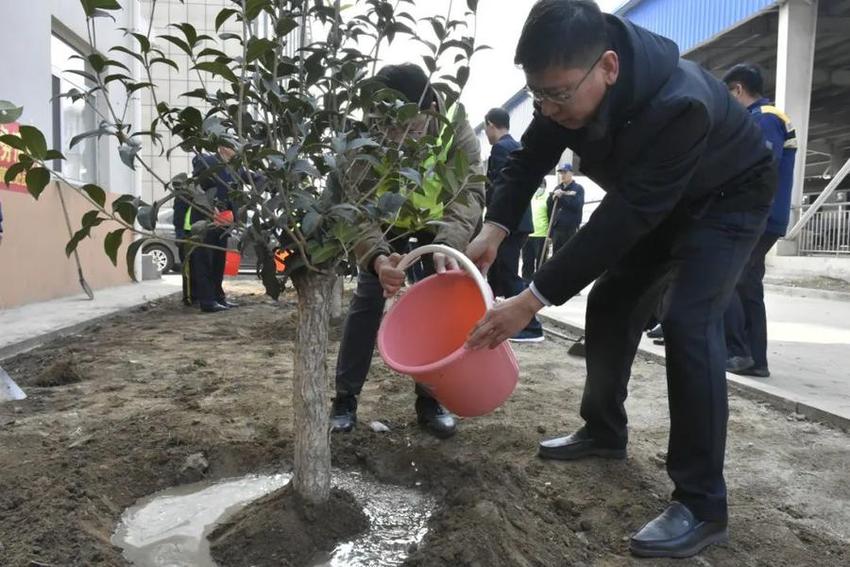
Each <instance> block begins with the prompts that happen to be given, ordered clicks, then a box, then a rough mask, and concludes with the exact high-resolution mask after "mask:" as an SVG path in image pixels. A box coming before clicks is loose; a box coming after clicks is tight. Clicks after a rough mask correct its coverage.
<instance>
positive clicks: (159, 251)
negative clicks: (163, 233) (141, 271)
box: [143, 244, 174, 274]
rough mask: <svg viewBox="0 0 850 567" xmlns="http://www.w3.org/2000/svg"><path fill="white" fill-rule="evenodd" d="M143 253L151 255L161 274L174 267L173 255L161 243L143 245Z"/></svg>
mask: <svg viewBox="0 0 850 567" xmlns="http://www.w3.org/2000/svg"><path fill="white" fill-rule="evenodd" d="M143 253H144V254H150V255H151V256H153V263H154V266H156V267H157V269H158V270H159V273H161V274H167V273H168V272H170V271H171V270H172V269H173V268H174V255H173V254H172V253H171V250H169V249H168V248H166V247H165V246H163V245H162V244H151V245H150V246H147V247H145V249H144V251H143Z"/></svg>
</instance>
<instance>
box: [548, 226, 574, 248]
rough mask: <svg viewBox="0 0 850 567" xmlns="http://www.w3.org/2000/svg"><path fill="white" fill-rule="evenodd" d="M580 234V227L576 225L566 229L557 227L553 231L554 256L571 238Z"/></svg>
mask: <svg viewBox="0 0 850 567" xmlns="http://www.w3.org/2000/svg"><path fill="white" fill-rule="evenodd" d="M576 232H578V227H577V226H575V225H568V226H565V227H560V226H556V227H555V228H553V229H552V233H551V234H552V254H555V253H556V252H558V250H560V249H561V247H562V246H563V245H564V244H566V243H567V242H569V240H570V238H572V237H573V235H574V234H575V233H576Z"/></svg>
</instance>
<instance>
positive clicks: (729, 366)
mask: <svg viewBox="0 0 850 567" xmlns="http://www.w3.org/2000/svg"><path fill="white" fill-rule="evenodd" d="M754 364H755V361H754V360H753V357H751V356H733V357H730V358H728V359H727V360H726V372H731V373H732V374H740V373H741V372H743V371H744V370H746V369H748V368H752V367H753V365H754Z"/></svg>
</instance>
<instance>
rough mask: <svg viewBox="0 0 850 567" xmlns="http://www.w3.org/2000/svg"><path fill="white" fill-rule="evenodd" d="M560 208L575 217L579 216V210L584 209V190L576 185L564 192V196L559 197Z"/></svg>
mask: <svg viewBox="0 0 850 567" xmlns="http://www.w3.org/2000/svg"><path fill="white" fill-rule="evenodd" d="M570 192H573V194H572V195H570ZM561 206H562V207H564V208H565V209H566V210H568V211H570V212H571V213H573V214H575V215H580V214H581V209H582V208H583V207H584V189H583V188H582V186H581V185H579V184H578V183H576V184H575V185H573V186H572V187H571V188H570V189H569V190H568V191H566V192H565V194H564V196H563V197H561Z"/></svg>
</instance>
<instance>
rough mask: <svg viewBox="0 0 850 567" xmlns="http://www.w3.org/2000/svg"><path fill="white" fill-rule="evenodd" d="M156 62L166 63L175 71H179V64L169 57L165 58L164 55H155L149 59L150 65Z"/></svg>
mask: <svg viewBox="0 0 850 567" xmlns="http://www.w3.org/2000/svg"><path fill="white" fill-rule="evenodd" d="M157 63H162V64H163V65H168V66H169V67H171V68H172V69H174V70H175V71H180V66H179V65H177V63H175V62H174V61H172V60H171V59H167V58H165V57H156V58H154V59H151V67H153V66H154V65H155V64H157Z"/></svg>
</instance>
